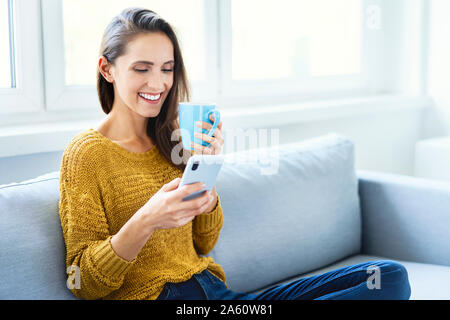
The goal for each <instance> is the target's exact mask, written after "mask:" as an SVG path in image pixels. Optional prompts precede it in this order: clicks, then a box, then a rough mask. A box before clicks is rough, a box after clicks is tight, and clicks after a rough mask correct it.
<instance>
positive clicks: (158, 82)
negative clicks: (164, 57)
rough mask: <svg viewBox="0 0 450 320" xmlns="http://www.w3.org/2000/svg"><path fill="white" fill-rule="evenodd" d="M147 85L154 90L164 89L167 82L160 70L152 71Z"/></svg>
mask: <svg viewBox="0 0 450 320" xmlns="http://www.w3.org/2000/svg"><path fill="white" fill-rule="evenodd" d="M147 86H148V88H149V89H150V90H151V91H152V92H155V93H156V92H161V91H164V88H165V83H164V79H163V78H162V76H161V74H159V72H151V74H150V75H149V77H148V79H147Z"/></svg>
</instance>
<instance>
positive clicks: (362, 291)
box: [158, 260, 411, 300]
mask: <svg viewBox="0 0 450 320" xmlns="http://www.w3.org/2000/svg"><path fill="white" fill-rule="evenodd" d="M410 295H411V288H410V286H409V281H408V273H407V271H406V269H405V267H404V266H403V265H401V264H399V263H397V262H394V261H389V260H379V261H372V262H366V263H360V264H356V265H352V266H348V267H344V268H341V269H337V270H334V271H330V272H327V273H324V274H320V275H316V276H312V277H307V278H302V279H298V280H294V281H291V282H289V283H287V284H281V285H275V286H272V287H270V288H268V289H266V290H264V291H262V292H260V293H258V294H253V293H243V292H234V291H232V290H229V289H227V287H226V286H225V283H224V282H223V281H222V280H220V279H219V278H217V277H216V276H214V275H213V274H211V273H210V272H209V271H208V270H204V271H203V272H201V273H199V274H195V275H194V276H193V277H192V278H191V279H189V280H188V281H185V282H181V283H166V285H165V286H164V289H163V291H162V292H161V294H160V295H159V297H158V300H369V299H376V300H384V299H391V300H408V299H409V297H410Z"/></svg>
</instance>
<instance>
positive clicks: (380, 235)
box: [357, 170, 450, 266]
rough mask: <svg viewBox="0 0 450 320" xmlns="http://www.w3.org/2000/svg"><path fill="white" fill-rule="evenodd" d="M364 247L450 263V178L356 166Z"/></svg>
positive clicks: (407, 257) (400, 256)
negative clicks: (392, 172) (363, 168)
mask: <svg viewBox="0 0 450 320" xmlns="http://www.w3.org/2000/svg"><path fill="white" fill-rule="evenodd" d="M357 176H358V184H359V196H360V203H361V215H362V251H363V252H362V253H363V254H368V255H376V256H384V257H388V258H391V259H398V260H406V261H415V262H422V263H431V264H440V265H446V266H450V184H449V183H445V182H438V181H432V180H425V179H420V178H415V177H409V176H402V175H394V174H386V173H378V172H371V171H362V170H359V171H357Z"/></svg>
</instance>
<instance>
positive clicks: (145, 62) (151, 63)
mask: <svg viewBox="0 0 450 320" xmlns="http://www.w3.org/2000/svg"><path fill="white" fill-rule="evenodd" d="M168 63H175V61H173V60H169V61H167V62H164V63H163V65H164V64H168ZM135 64H149V65H151V66H153V65H154V64H155V63H154V62H151V61H145V60H139V61H135V62H133V63H132V65H135Z"/></svg>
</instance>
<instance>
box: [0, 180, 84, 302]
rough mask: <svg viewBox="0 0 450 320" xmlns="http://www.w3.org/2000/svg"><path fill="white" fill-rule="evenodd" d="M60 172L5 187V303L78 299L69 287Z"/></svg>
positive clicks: (1, 247) (0, 257) (0, 258)
mask: <svg viewBox="0 0 450 320" xmlns="http://www.w3.org/2000/svg"><path fill="white" fill-rule="evenodd" d="M58 202H59V172H52V173H49V174H46V175H43V176H40V177H38V178H35V179H32V180H28V181H24V182H21V183H14V184H10V185H6V186H0V215H1V222H0V299H74V298H75V297H74V295H73V294H72V293H71V292H70V291H69V290H68V289H67V286H66V280H67V276H66V268H65V246H64V239H63V236H62V230H61V225H60V222H59V215H58Z"/></svg>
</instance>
